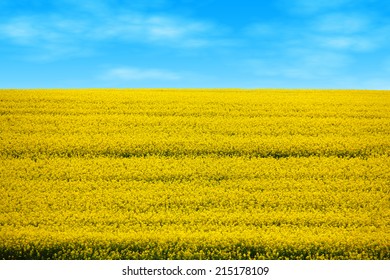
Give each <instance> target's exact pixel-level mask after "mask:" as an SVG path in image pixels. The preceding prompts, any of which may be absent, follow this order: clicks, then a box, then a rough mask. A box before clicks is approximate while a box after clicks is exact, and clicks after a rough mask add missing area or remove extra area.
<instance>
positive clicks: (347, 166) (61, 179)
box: [0, 89, 390, 259]
mask: <svg viewBox="0 0 390 280" xmlns="http://www.w3.org/2000/svg"><path fill="white" fill-rule="evenodd" d="M389 108H390V92H389V91H325V90H324V91H310V90H233V89H231V90H157V89H155V90H113V89H105V90H96V89H95V90H87V89H84V90H0V211H1V212H0V213H1V216H0V258H1V259H390V161H389V157H390V138H389V135H390V109H389Z"/></svg>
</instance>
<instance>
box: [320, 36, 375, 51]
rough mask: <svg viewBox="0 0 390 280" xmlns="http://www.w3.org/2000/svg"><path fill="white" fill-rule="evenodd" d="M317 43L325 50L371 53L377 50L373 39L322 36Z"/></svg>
mask: <svg viewBox="0 0 390 280" xmlns="http://www.w3.org/2000/svg"><path fill="white" fill-rule="evenodd" d="M317 41H318V43H319V44H320V45H321V46H323V47H326V48H331V49H336V50H337V49H338V50H353V51H371V50H373V49H376V48H377V46H378V45H377V44H375V40H374V38H369V37H368V38H367V37H364V36H333V37H330V36H322V37H318V38H317Z"/></svg>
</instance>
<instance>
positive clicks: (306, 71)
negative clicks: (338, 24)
mask: <svg viewBox="0 0 390 280" xmlns="http://www.w3.org/2000/svg"><path fill="white" fill-rule="evenodd" d="M350 63H351V59H350V58H349V57H348V56H346V55H342V54H336V53H333V52H327V51H313V50H310V49H291V50H286V52H285V53H284V54H283V57H280V58H279V59H277V58H275V57H264V58H259V59H250V60H247V61H246V66H245V67H247V69H248V70H249V71H250V72H251V73H254V74H255V75H256V76H258V77H279V78H282V79H284V78H290V79H301V80H310V79H320V78H324V77H330V76H333V75H335V73H337V72H339V71H342V70H343V69H345V68H346V67H347V66H348V65H349V64H350Z"/></svg>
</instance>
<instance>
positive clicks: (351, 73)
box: [0, 0, 390, 89]
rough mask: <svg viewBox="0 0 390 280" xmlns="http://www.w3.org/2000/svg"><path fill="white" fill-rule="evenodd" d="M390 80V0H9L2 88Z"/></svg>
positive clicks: (0, 1)
mask: <svg viewBox="0 0 390 280" xmlns="http://www.w3.org/2000/svg"><path fill="white" fill-rule="evenodd" d="M105 87H110V88H116V87H118V88H140V87H141V88H143V87H146V88H156V87H165V88H167V87H168V88H232V87H233V88H342V89H343V88H351V89H390V1H387V0H274V1H265V0H264V1H263V0H257V1H256V0H240V1H228V0H127V1H125V0H111V1H109V0H107V1H104V0H55V1H54V0H53V1H48V0H46V1H44V0H0V88H105Z"/></svg>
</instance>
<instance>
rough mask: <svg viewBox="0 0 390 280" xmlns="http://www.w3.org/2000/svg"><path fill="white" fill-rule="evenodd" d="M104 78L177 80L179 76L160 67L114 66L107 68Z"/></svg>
mask: <svg viewBox="0 0 390 280" xmlns="http://www.w3.org/2000/svg"><path fill="white" fill-rule="evenodd" d="M103 78H104V79H110V80H111V79H118V80H125V81H131V80H178V79H180V76H179V75H178V74H177V73H174V72H171V71H167V70H161V69H139V68H132V67H122V68H114V69H110V70H108V71H107V72H106V73H105V74H104V76H103Z"/></svg>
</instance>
